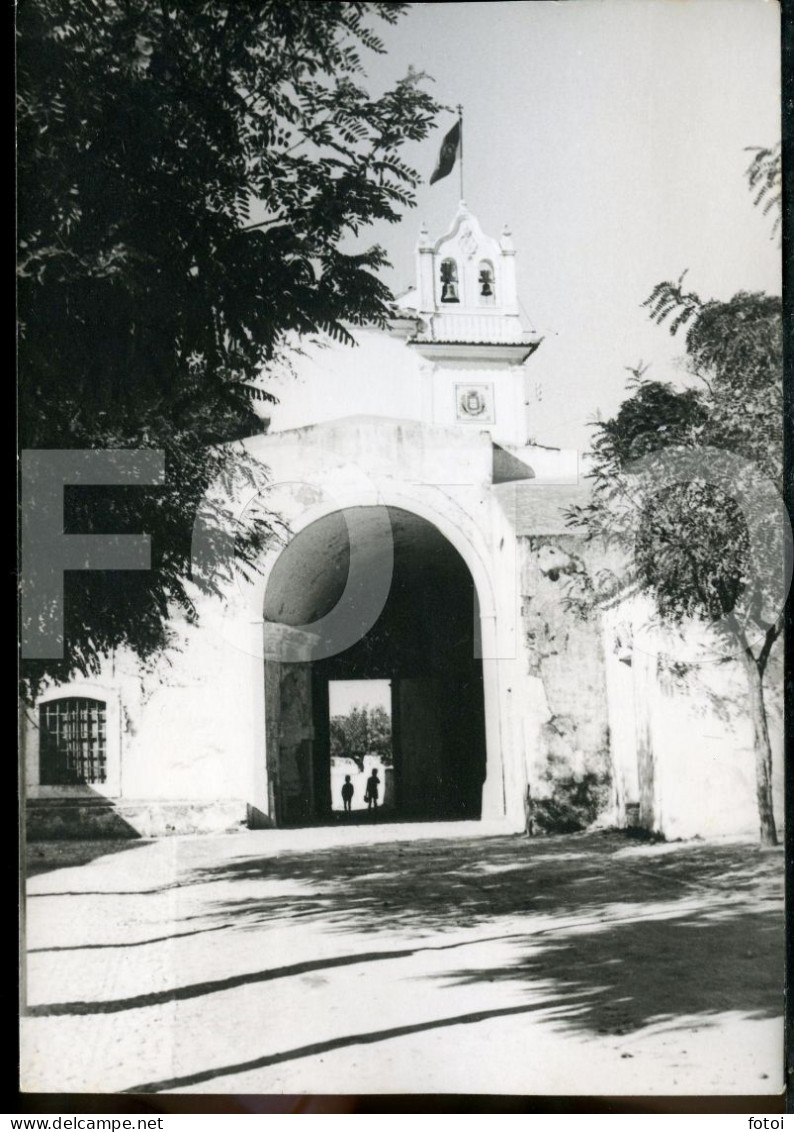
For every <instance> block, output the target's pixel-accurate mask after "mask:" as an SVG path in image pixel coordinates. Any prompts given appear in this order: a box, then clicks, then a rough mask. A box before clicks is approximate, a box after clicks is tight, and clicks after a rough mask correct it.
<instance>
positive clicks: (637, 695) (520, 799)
mask: <svg viewBox="0 0 794 1132" xmlns="http://www.w3.org/2000/svg"><path fill="white" fill-rule="evenodd" d="M515 254H516V252H515V249H514V247H513V244H512V242H511V239H510V235H509V232H508V230H507V229H505V231H504V232H503V234H502V236H501V237H500V238H499V239H493V238H492V237H490V236H487V235H485V234H484V233H483V232H482V231H481V229H480V226H479V224H478V222H477V220H476V218H475V217H474V216H473V215H472V214H471V213H470V212H469V211H468V209H467V208H466V206H465V205H464V204H461V205H460V207H459V209H458V211H457V214H456V215H455V218H454V221H453V223H452V226H451V228H450V230H449V232H448V233H447V234H446V235H443V236H442V237H441V238H440V239H436V240H433V239H431V238H430V236H429V234H428V233H427V232H426V231H425V230H423V231H422V232H421V235H420V239H419V243H418V245H417V249H416V282H415V287H414V288H413V289H412V290H410V291H409V292H408V293H407V294H405V295H403V296H402V297H401V298H400V299H399V300H398V301H397V303H396V304H395V308H394V317H393V319H392V321H391V323H390V325H389V327H388V329H386V330H381V329H365V330H360V331H359V330H356V331H355V336H356V338H357V340H358V347H357V348H356V349H351V348H350V347H348V346H343V345H337V344H335V343H328V344H325V345H323V346H320V345H314V344H309V345H307V346H306V348H305V351H304V352H303V354H302V356H301V357H300V360H299V363H298V372H297V374H296V375H295V376H294V377H292V378H290V379H289V380H287V379H283V378H282V379H281V380H280V382H277V388H276V389H275V392H277V393H278V395H279V398H280V401H279V403H278V404H277V405H276V406H275V407H274V408H272V413H271V419H270V421H269V423H268V425H267V426H265V425H263V429H265V428H266V431H263V432H262V433H261V434H260V435H256V436H252V437H250V438H249V439H248V440H246V441H245V442H244V447H245V449H246V450H247V452H248V454H249V455H250V457H251V458H252V459H253V460H255V461H256V462H257V463H258V464H259V465H261V467H262V469H263V471H266V475H267V481H268V485H269V486H268V487H267V488H266V489H265V490H264V491H262V492H260V493H259V494H258V495H256V496H255V495H254V493H253V490H252V489H250V488H249V491H248V495H245V494H244V493H241V494H240V496H239V498H235V499H233V500H230V501H229V502H230V504H231V505H232V506H233V507H234V508H235V509H236V511H237V513H238V514H242V513H243V512H244V511H245V510H246V508H249V507H259V508H262V509H263V510H264V511H265V512H267V513H270V514H275V515H277V516H278V517H279V520H280V527H279V529H280V530H281V531H282V535H281V537H279V538H274V539H273V540H272V543H271V545H270V547H269V549H268V551H267V552H266V553H265V554H264V555H263V559H262V561H261V564H260V568H259V570H258V571H256V572H255V573H254V574H253V575H252V576H249V577H247V578H246V577H244V576H242V575H241V574H236V575H235V576H234V577H230V578H228V580H227V581H226V582H225V583H223V592H222V593H221V594H219V595H217V596H214V597H212V598H207V597H204V598H202V599H201V600H200V601H198V604H199V612H200V617H199V620H198V623H197V624H189V623H188V622H187V621H186V620H182V621H179V622H176V623H175V629H176V635H177V638H178V639H177V641H176V642H175V645H174V647H173V648H172V649H170V650H169V652H168V654H167V655H164V656H163V657H162V658H161V659H160V660H159V661H158V662H157V663H156V664H154V665H153V666H147V667H142V666H140V665H139V664H138V663H137V662H136V661H135V659H134V658H132V657H130V656H125V655H122V654H117V655H115V656H114V657H113V658H112V660H109V661H108V663H107V665H106V668H105V669H104V671H103V672H102V674H101V676H100V677H98V678H97V679H96V681H92V682H90V683H89V682H82V681H80V682H74V683H70V684H68V685H61V686H52V687H50V688H48V689H47V690H46V691H45V692H44V693H43V694H42V695H41V697H40V699H39V700H38V701H37V702H36V704H35V705H32V706H30V707H28V708H26V709H25V710H24V727H23V739H24V755H25V764H26V779H27V788H26V801H27V807H26V810H27V831H28V836H29V837H31V838H36V837H38V838H48V837H60V836H75V835H85V834H86V833H88V834H90V835H93V836H106V835H107V836H112V835H116V834H118V835H119V836H156V835H160V834H168V833H191V832H193V833H194V832H204V831H206V832H213V831H221V830H227V829H235V828H240V827H245V826H246V825H247V826H249V827H252V828H268V827H277V826H281V825H313V824H318V823H321V822H323V821H325V820H332V819H333V814H332V811H331V806H332V797H331V755H330V718H329V685H331V684H332V683H333V682H334V681H367V680H373V681H374V680H377V681H384V680H386V681H389V682H390V688H391V693H390V694H391V728H392V744H393V782H392V785H391V787H390V790H391V791H392V796H393V808H392V810H391V811H390V812H391V813H392V815H393V816H394V817H395V818H399V819H400V820H412V819H416V820H429V819H447V820H467V821H480V822H481V823H482V829H483V831H485V830H487V831H488V832H493V831H494V829H495V828H501V829H503V830H505V831H518V830H521V829H523V828H524V823H525V808H524V807H525V798H526V794H527V787H528V786H529V788H530V791H531V795H532V799H533V801H534V806H535V813H536V821H537V828H538V830H539V831H542V830H543V829H548V830H554V829H561V830H564V829H566V828H577V821H578V822H579V826H578V827H579V828H581V822H582V821H584V822H585V823H587V822H592V821H597V822H599V823H600V824H601V825H603V826H610V825H612V826H623V827H625V826H637V827H640V828H642V829H644V830H647V831H649V832H658V833H661V834H663V835H664V836H665V837H667V838H677V837H692V836H695V835H701V836H710V835H721V834H732V833H745V832H753V831H755V830H757V828H758V818H757V811H756V802H755V785H754V757H753V736H752V731H751V726H750V722H749V719H748V714H747V711H746V707H745V704H744V701H743V699H742V688H743V686H744V685H743V678H742V674H741V671H740V669H739V666H738V664H737V663H736V662H734V661H731V660H728V661H723V662H721V663H705V662H704V661H703V655H702V645H703V642H702V640H700V641H699V640H698V639H696V636H695V635H694V634H689V635H688V637H687V639H686V640H685V641H682V640H680V639H679V638H677V637H675V638H673V637H672V636H671V635H670V634H667V635H666V634H665V632H663V631H662V630H661V629H660V628H659V627H658V625H655V624H654V622H653V618H652V617H651V611H650V609H649V607H648V606H647V605H646V604H645V603H644V602H643V600H641V599H640V598H637V597H634V596H631V595H630V594H626V595H624V596H623V597H620V598H618V599H616V600H615V602H614V603H613V604H612V605H611V606H610V607H609V608H604V609H601V610H599V611H597V612H595V613H593V614H591V615H589V616H583V615H582V614H580V613H574V612H572V611H571V610H570V608H569V604H568V601H567V600H566V598H567V596H570V593H571V587H573V588H574V590H575V587H576V586H577V584H578V583H579V582H581V579H582V578H584V577H585V576H586V573H587V572H588V570H592V569H594V568H595V566H594V563H596V561H597V554H598V553H599V552H598V550H597V548H595V547H594V546H593V545H592V544H587V543H585V542H584V540H583V539H582V538H581V537H580V536H578V535H577V534H576V532H575V531H574V530H572V529H571V528H570V527H569V526H566V522H565V511H566V509H567V508H568V507H570V506H571V505H572V504H574V503H581V502H583V501H584V500H586V498H587V492H588V485H587V481H586V479H585V478H584V475H583V469H582V468H581V467H580V465H579V461H578V458H577V454H576V453H575V452H572V451H571V452H566V451H560V450H556V449H550V448H546V447H543V446H541V445H538V444H534V443H532V444H531V443H529V436H530V434H531V431H532V422H531V420H530V415H531V406H530V405H529V403H528V394H527V389H528V385H527V374H528V373H531V371H532V369H533V367H535V366H537V365H539V364H542V362H541V359H542V353H543V350H542V347H541V341H540V338H539V337H538V335H537V334H535V333H534V332H533V331H532V330H531V329H530V328H529V327H527V326H526V325H524V324H523V323H522V319H521V317H520V314H519V303H518V296H517V293H516V275H515ZM539 347H540V348H541V349H540V355H539V357H538V358H535V357H533V355H534V354H535V353H536V351H538V349H539ZM549 348H553V346H549ZM271 388H272V386H271ZM270 408H271V407H270V406H268V410H270ZM196 553H197V554H199V555H200V554H201V553H202V547H201V538H200V532H199V535H198V536H197V543H196ZM671 657H674V661H671V660H670V658H671ZM770 683H774V681H773V680H771V681H770ZM776 691H777V689H776V688H774V687H773V688H772V691H771V693H770V700H772V702H771V703H770V705H769V706H770V716H771V724H772V731H773V743H774V746H775V753H776V759H777V767H778V773H777V780H778V781H777V784H776V785H777V797H778V799H781V800H782V790H781V782H782V771H781V770H780V767H781V762H782V755H781V748H782V728H781V724H780V718H779V709H778V708H777V707H776V705H775V703H774V695H775V693H776ZM337 808H338V807H337ZM776 817H777V819H778V821H779V822H780V823H781V824H782V805H780V806H779V807H778V812H777V814H776Z"/></svg>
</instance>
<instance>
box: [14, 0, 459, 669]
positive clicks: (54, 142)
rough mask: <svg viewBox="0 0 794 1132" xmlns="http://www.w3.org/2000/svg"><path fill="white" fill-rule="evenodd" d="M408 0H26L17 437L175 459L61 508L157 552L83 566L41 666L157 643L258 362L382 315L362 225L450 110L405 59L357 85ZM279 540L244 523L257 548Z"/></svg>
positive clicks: (346, 334)
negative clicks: (141, 569)
mask: <svg viewBox="0 0 794 1132" xmlns="http://www.w3.org/2000/svg"><path fill="white" fill-rule="evenodd" d="M405 8H406V5H404V4H395V3H342V2H340V3H322V4H308V3H305V2H303V0H286V2H285V0H269V2H256V0H251V2H246V3H236V2H234V0H202V2H201V3H196V2H194V0H172V2H169V0H136V2H134V3H131V2H129V0H27V2H26V3H25V4H24V5H22V6H21V7H20V9H19V12H18V24H17V31H18V148H19V173H18V178H19V181H18V201H19V213H18V222H19V257H18V265H19V290H18V296H19V302H18V305H19V314H20V345H19V376H20V441H21V445H22V447H23V448H35V449H47V448H136V447H154V448H160V449H163V450H164V451H165V454H166V484H165V487H164V488H159V489H157V488H151V489H144V488H125V489H113V490H111V489H108V490H106V491H104V492H102V491H98V490H97V491H94V492H93V493H86V492H84V491H80V492H74V493H72V494H73V496H74V498H73V499H71V501H70V500H67V504H68V507H67V523H68V524H69V523H71V524H72V525H73V527H74V529H75V530H77V529H83V530H85V529H93V530H96V529H107V530H113V531H117V532H124V531H146V532H148V533H150V534H151V536H152V539H153V559H154V561H153V566H154V568H153V570H152V571H149V572H147V573H145V574H144V573H140V574H126V575H124V576H123V578H124V582H123V586H119V584H118V578H119V575H112V574H109V573H108V574H102V573H92V574H77V575H73V576H72V577H71V578H70V579H69V584H68V587H67V627H66V638H67V648H68V655H67V657H66V659H65V661H64V662H63V663H59V662H52V663H50V662H43V663H38V662H36V663H35V664H34V663H31V664H29V665H28V666H27V672H28V674H29V675H30V676H31V678H37V677H39V676H41V675H43V674H44V673H52V674H55V675H57V676H60V677H64V676H65V675H67V674H68V673H69V672H71V671H74V670H77V671H81V672H88V671H91V670H93V669H95V668H96V666H97V664H98V663H99V661H100V659H101V657H102V656H103V655H104V654H106V653H107V652H108V651H109V650H110V649H112V648H114V647H116V646H118V645H122V644H123V645H127V646H129V647H130V648H132V649H133V650H134V651H135V652H136V653H137V654H138V655H139V656H142V657H146V656H149V655H151V654H152V653H153V652H156V651H157V650H158V649H160V648H162V646H163V644H164V643H165V642H166V640H167V638H168V623H169V617H170V611H172V610H173V609H174V607H177V608H181V609H182V610H183V611H184V612H186V613H187V614H188V615H189V616H192V615H194V612H195V611H194V609H193V606H192V603H191V600H190V597H189V595H188V591H187V589H186V587H185V584H184V581H185V577H186V574H187V571H188V566H189V551H190V534H191V528H192V524H193V519H194V516H195V512H196V507H197V505H198V503H199V501H200V500H201V499H202V497H203V496H204V494H205V492H206V490H207V487H208V485H209V484H210V483H211V482H213V481H214V480H216V479H217V478H218V477H219V476H221V475H223V474H225V473H227V472H228V471H229V462H230V460H231V459H232V450H231V449H230V448H223V447H220V448H219V447H217V446H218V445H223V444H224V443H225V442H229V441H234V440H236V439H238V438H240V437H243V436H246V435H250V434H252V433H254V432H256V431H260V430H261V427H262V426H261V422H260V421H259V419H258V417H257V416H256V414H255V413H254V412H253V409H252V399H253V398H254V397H260V398H261V397H265V398H267V397H268V394H267V392H266V388H265V391H264V392H262V390H261V389H260V388H259V387H258V378H259V375H260V374H261V372H262V368H263V367H265V368H266V367H267V366H268V364H270V363H272V362H273V361H274V360H275V359H278V358H279V357H280V356H282V355H283V353H284V351H285V350H286V348H287V344H288V341H289V338H290V336H291V335H293V334H296V333H297V334H301V335H305V334H314V333H320V334H328V335H331V336H332V337H333V338H335V339H337V340H340V341H344V342H347V343H352V342H353V338H352V335H351V332H350V329H349V328H350V327H351V326H353V327H355V326H356V325H362V324H364V323H375V324H382V323H383V321H384V319H385V318H386V315H387V313H388V304H389V301H390V298H391V296H390V294H389V292H388V290H387V288H386V287H385V286H384V285H383V283H382V282H381V281H380V280H379V279H378V276H377V271H378V269H379V268H380V267H381V266H382V265H384V263H385V262H386V259H385V253H384V251H383V249H382V248H381V247H379V246H372V247H368V248H367V247H364V248H363V249H362V250H351V244H352V241H351V238H352V237H356V236H359V235H360V234H361V233H362V232H363V231H364V230H365V228H366V225H367V224H368V223H369V222H370V221H372V220H374V219H380V220H383V219H385V220H387V221H397V220H398V219H399V218H400V216H401V215H402V213H403V211H404V209H405V208H407V207H410V206H412V205H413V204H414V189H415V187H416V185H417V184H418V181H419V175H418V174H417V172H416V171H415V170H414V169H413V168H412V167H411V166H410V165H409V164H407V163H406V161H405V160H404V158H403V156H402V151H403V149H404V147H405V146H406V144H407V143H410V142H413V141H419V140H421V139H422V138H424V137H425V136H426V135H427V133H428V131H429V130H430V129H431V128H432V127H433V125H434V121H433V119H434V115H435V113H436V111H437V110H438V108H439V107H438V105H437V103H436V102H435V101H434V100H433V99H432V97H431V96H430V95H429V94H428V93H427V92H426V91H425V90H424V89H423V87H422V84H421V76H418V75H416V74H414V73H412V72H411V73H409V75H408V76H406V78H404V79H403V80H401V81H399V82H397V83H396V84H395V85H394V86H393V87H392V88H391V89H389V90H386V91H384V92H382V93H377V94H372V93H370V92H368V90H367V88H366V75H365V71H364V60H365V57H366V55H367V54H372V53H381V52H383V51H384V46H383V43H382V41H381V40H380V39H379V37H378V35H377V31H376V28H377V25H378V24H383V25H390V24H393V23H394V22H395V21H396V20H397V19H399V18H400V16H401V15H402V14H403V11H404V9H405ZM235 458H238V459H239V457H235ZM67 494H69V493H67ZM216 518H217V521H218V523H227V522H230V521H231V518H232V517H230V516H228V515H221V514H218V515H217V516H216ZM103 524H105V526H104V527H103ZM264 526H265V528H266V524H265V525H264ZM266 537H267V530H266V529H263V528H262V526H261V525H260V528H259V529H258V530H256V531H253V530H249V531H246V532H245V533H244V538H243V541H244V542H246V545H247V547H248V549H249V551H250V557H251V560H253V559H254V558H255V556H256V552H257V548H258V545H260V543H261V540H262V539H263V538H266Z"/></svg>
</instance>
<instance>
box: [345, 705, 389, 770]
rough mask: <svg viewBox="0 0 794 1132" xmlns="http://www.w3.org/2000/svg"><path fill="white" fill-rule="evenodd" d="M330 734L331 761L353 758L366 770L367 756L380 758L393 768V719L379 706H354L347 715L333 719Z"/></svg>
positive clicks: (359, 766)
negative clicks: (333, 759)
mask: <svg viewBox="0 0 794 1132" xmlns="http://www.w3.org/2000/svg"><path fill="white" fill-rule="evenodd" d="M330 732H331V757H332V758H345V759H353V761H354V762H355V763H356V765H357V766H358V768H359V770H363V769H364V759H365V757H366V756H367V755H377V756H378V757H379V758H380V759H381V760H382V762H383V764H384V765H385V766H391V764H392V744H391V719H390V717H389V713H388V712H387V711H386V710H385V709H384V708H382V707H380V706H379V705H377V706H375V707H371V708H367V707H359V706H358V705H354V706H353V707H352V708H351V709H350V711H349V712H348V713H347V715H334V716H332V717H331V722H330Z"/></svg>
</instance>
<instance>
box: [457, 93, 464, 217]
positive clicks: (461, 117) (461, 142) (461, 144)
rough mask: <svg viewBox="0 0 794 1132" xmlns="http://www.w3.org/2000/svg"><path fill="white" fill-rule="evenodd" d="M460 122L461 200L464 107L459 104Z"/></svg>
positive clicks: (461, 196)
mask: <svg viewBox="0 0 794 1132" xmlns="http://www.w3.org/2000/svg"><path fill="white" fill-rule="evenodd" d="M458 121H459V122H460V199H461V200H464V199H465V197H464V196H463V107H462V106H461V105H460V103H458Z"/></svg>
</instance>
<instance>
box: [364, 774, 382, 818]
mask: <svg viewBox="0 0 794 1132" xmlns="http://www.w3.org/2000/svg"><path fill="white" fill-rule="evenodd" d="M379 786H380V779H379V778H378V772H377V770H373V772H372V774H371V775H370V776H369V778H368V779H367V792H366V794H365V795H364V801H365V802H366V803H367V808H368V809H370V810H377V808H378V787H379Z"/></svg>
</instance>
